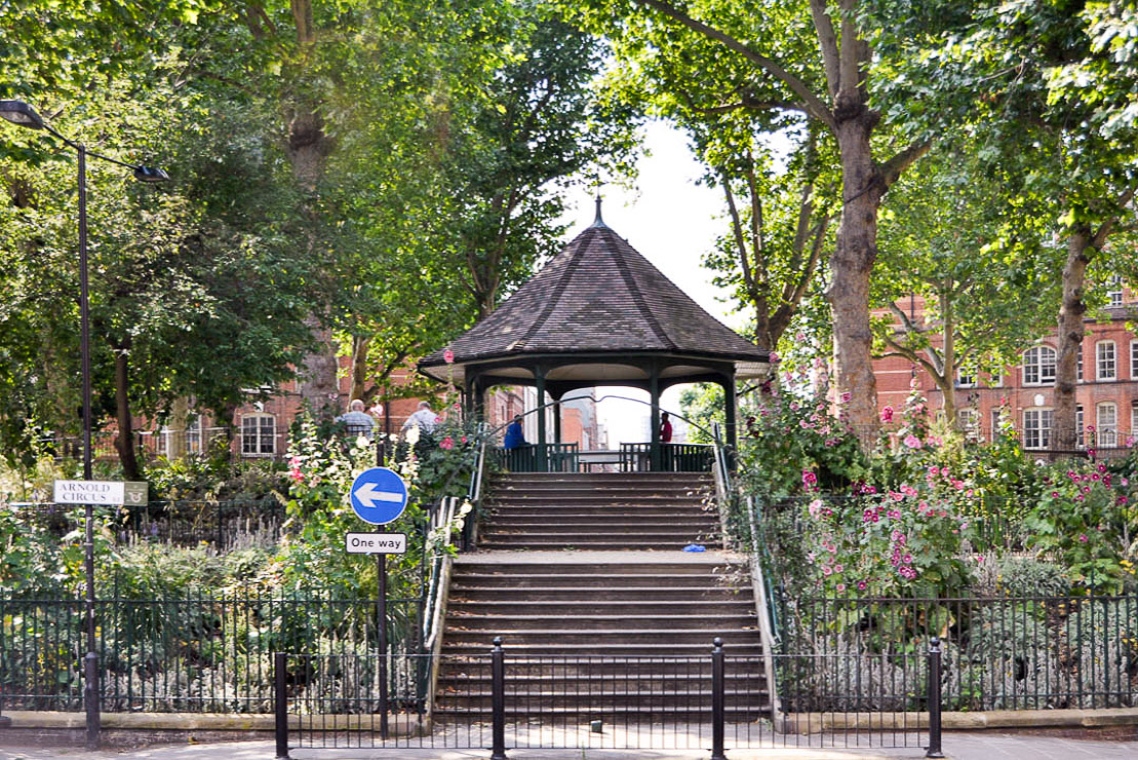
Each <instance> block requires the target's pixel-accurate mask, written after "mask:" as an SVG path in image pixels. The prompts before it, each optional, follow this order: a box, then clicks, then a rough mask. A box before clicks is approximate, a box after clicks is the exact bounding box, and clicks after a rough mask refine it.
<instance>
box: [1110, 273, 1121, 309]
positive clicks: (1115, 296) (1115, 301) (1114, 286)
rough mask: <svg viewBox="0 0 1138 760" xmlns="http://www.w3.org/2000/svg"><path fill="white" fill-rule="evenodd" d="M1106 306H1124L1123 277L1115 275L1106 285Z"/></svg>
mask: <svg viewBox="0 0 1138 760" xmlns="http://www.w3.org/2000/svg"><path fill="white" fill-rule="evenodd" d="M1106 305H1107V306H1121V305H1122V277H1120V276H1119V275H1117V274H1116V275H1113V276H1112V277H1111V278H1110V279H1109V280H1108V281H1107V284H1106Z"/></svg>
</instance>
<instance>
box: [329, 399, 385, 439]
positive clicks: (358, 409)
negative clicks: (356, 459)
mask: <svg viewBox="0 0 1138 760" xmlns="http://www.w3.org/2000/svg"><path fill="white" fill-rule="evenodd" d="M336 422H340V423H343V425H344V429H345V430H346V431H347V433H348V435H355V436H360V435H362V436H365V437H366V438H367V439H368V440H369V441H370V440H372V439H373V438H374V437H375V418H374V417H372V416H371V415H370V414H368V413H367V412H365V411H364V402H363V401H361V400H360V399H358V398H355V399H352V403H350V404H349V405H348V411H347V412H345V413H344V414H341V415H340V416H339V417H337V418H336Z"/></svg>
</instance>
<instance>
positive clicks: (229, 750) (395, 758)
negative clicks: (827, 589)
mask: <svg viewBox="0 0 1138 760" xmlns="http://www.w3.org/2000/svg"><path fill="white" fill-rule="evenodd" d="M943 749H944V754H945V757H947V758H950V760H1123V758H1125V759H1126V760H1134V758H1138V740H1134V741H1125V742H1103V741H1083V740H1077V739H1062V738H1056V737H1050V736H1022V735H1013V734H1002V733H997V732H992V731H984V732H979V731H977V732H969V733H946V734H945V735H944V739H943ZM726 755H727V759H728V760H894V759H896V758H912V759H913V760H917V759H918V758H923V757H924V756H925V751H924V750H923V749H920V748H916V747H910V748H904V749H882V748H873V749H791V748H787V749H761V750H741V749H739V750H736V749H729V750H727V752H726ZM275 756H276V750H275V745H274V744H273V742H270V741H256V742H234V743H224V744H192V745H191V744H178V745H163V746H153V747H148V748H146V749H141V750H129V751H123V752H116V751H112V750H103V751H99V752H87V751H86V750H84V749H81V748H51V749H37V748H32V747H29V748H15V747H0V760H69V759H72V760H207V758H208V759H209V760H214V759H215V758H224V760H273V758H275ZM290 756H291V757H292V758H293V759H294V760H489V758H490V751H489V750H447V749H406V748H390V749H382V750H372V749H335V750H332V749H295V750H293V751H292V752H291V753H290ZM506 756H507V758H509V760H709V758H710V757H711V753H710V751H697V750H612V749H587V750H581V749H577V750H548V749H545V750H532V749H529V750H527V749H510V750H507V751H506Z"/></svg>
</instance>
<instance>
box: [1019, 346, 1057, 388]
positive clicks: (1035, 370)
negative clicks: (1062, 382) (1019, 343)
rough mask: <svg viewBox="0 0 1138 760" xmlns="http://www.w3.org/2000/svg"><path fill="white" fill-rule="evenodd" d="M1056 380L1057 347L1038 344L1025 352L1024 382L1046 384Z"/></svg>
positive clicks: (1026, 383)
mask: <svg viewBox="0 0 1138 760" xmlns="http://www.w3.org/2000/svg"><path fill="white" fill-rule="evenodd" d="M1053 382H1055V349H1053V348H1051V347H1050V346H1036V347H1035V348H1032V349H1029V350H1027V351H1026V352H1024V355H1023V384H1024V385H1045V384H1047V383H1053Z"/></svg>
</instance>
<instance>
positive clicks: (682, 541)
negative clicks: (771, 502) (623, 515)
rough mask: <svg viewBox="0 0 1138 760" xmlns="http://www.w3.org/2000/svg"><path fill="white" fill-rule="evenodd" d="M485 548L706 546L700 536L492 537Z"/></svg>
mask: <svg viewBox="0 0 1138 760" xmlns="http://www.w3.org/2000/svg"><path fill="white" fill-rule="evenodd" d="M480 543H481V544H482V546H483V548H486V549H495V550H500V551H523V550H524V551H557V550H564V551H571V550H583V549H588V550H600V551H614V552H619V551H630V550H631V551H674V550H676V549H680V548H682V547H684V546H687V545H689V544H692V543H699V544H704V543H706V542H703V541H700V540H699V537H698V536H685V537H682V538H679V539H673V540H668V541H663V540H661V541H636V540H616V539H613V540H606V539H604V538H598V539H592V540H583V539H582V540H574V541H540V540H539V541H530V540H525V539H524V538H518V539H517V540H504V539H495V538H493V537H492V536H488V537H486V538H484V539H483V540H482V541H481V542H480Z"/></svg>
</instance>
